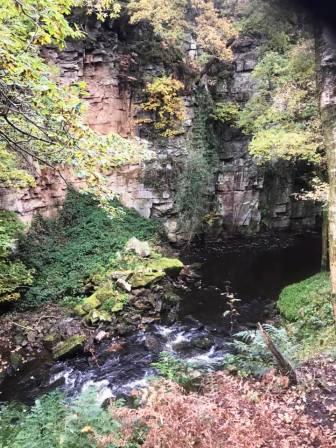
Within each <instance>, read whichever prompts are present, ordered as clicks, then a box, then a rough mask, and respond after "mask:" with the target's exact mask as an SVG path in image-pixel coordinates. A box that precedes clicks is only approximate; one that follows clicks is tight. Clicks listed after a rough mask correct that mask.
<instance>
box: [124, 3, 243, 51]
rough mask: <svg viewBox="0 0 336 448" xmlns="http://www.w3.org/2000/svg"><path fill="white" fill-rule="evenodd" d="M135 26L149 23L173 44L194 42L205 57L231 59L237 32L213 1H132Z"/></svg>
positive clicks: (181, 44) (161, 36)
mask: <svg viewBox="0 0 336 448" xmlns="http://www.w3.org/2000/svg"><path fill="white" fill-rule="evenodd" d="M128 9H129V13H130V16H131V23H139V22H141V21H146V22H148V23H150V24H151V25H152V27H153V30H154V33H155V34H156V35H158V36H159V37H160V38H161V39H163V41H165V42H167V43H168V44H170V45H174V46H180V47H183V45H184V44H185V43H186V42H187V41H190V39H191V38H192V39H194V40H195V41H196V42H197V44H198V48H199V49H200V50H201V51H202V52H203V56H204V55H208V56H212V57H216V58H219V59H221V60H229V59H231V57H232V53H231V50H230V48H229V42H230V40H231V39H232V38H233V37H235V36H236V34H237V32H236V29H235V27H234V26H233V24H232V23H231V22H230V20H229V19H228V18H227V17H224V16H223V15H222V14H221V12H220V10H219V9H218V8H216V5H215V2H214V1H213V0H163V1H162V0H131V1H130V2H129V4H128Z"/></svg>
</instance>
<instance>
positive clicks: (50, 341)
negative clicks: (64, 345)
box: [43, 333, 60, 350]
mask: <svg viewBox="0 0 336 448" xmlns="http://www.w3.org/2000/svg"><path fill="white" fill-rule="evenodd" d="M59 340H60V337H59V335H57V334H55V333H51V334H48V335H47V336H45V337H44V338H43V345H44V346H45V348H46V349H47V350H52V348H53V347H54V346H55V345H56V344H57V342H59Z"/></svg>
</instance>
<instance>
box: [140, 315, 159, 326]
mask: <svg viewBox="0 0 336 448" xmlns="http://www.w3.org/2000/svg"><path fill="white" fill-rule="evenodd" d="M157 320H158V318H157V317H143V318H142V319H141V323H142V324H143V325H149V324H152V323H154V322H156V321H157Z"/></svg>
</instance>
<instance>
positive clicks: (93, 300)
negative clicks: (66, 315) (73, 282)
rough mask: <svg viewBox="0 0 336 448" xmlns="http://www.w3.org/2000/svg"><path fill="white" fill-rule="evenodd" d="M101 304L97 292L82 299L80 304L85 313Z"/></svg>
mask: <svg viewBox="0 0 336 448" xmlns="http://www.w3.org/2000/svg"><path fill="white" fill-rule="evenodd" d="M100 305H101V301H100V300H99V299H98V297H97V293H94V294H92V296H90V297H87V298H86V299H84V300H83V302H82V304H81V308H82V310H83V311H85V312H86V313H89V312H90V311H91V310H94V309H96V308H98V307H99V306H100Z"/></svg>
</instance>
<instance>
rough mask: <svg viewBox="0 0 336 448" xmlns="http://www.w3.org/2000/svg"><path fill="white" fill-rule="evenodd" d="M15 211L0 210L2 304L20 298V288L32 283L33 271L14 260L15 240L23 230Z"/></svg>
mask: <svg viewBox="0 0 336 448" xmlns="http://www.w3.org/2000/svg"><path fill="white" fill-rule="evenodd" d="M23 229H24V227H23V224H21V223H20V221H19V220H18V218H17V217H16V215H15V213H11V212H0V304H3V303H7V302H12V301H15V300H17V299H19V298H20V292H19V290H20V288H21V289H22V288H23V287H24V286H28V285H30V284H31V283H32V271H30V270H28V269H27V268H26V266H25V265H24V264H23V263H21V262H19V261H13V260H12V250H13V248H14V245H15V240H16V239H17V238H18V237H19V236H20V234H21V233H22V232H23Z"/></svg>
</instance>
